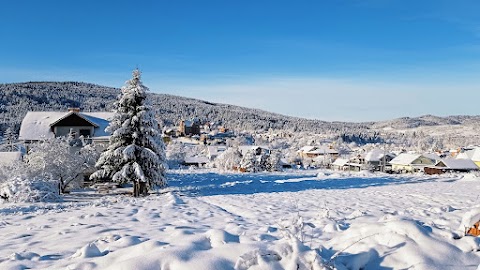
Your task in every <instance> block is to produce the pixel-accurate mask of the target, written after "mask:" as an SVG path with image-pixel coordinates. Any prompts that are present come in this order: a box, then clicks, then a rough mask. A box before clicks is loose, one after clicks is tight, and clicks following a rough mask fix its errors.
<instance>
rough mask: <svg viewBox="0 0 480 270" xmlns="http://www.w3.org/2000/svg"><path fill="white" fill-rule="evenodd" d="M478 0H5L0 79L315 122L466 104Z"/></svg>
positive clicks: (478, 43) (460, 110)
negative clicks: (132, 91)
mask: <svg viewBox="0 0 480 270" xmlns="http://www.w3.org/2000/svg"><path fill="white" fill-rule="evenodd" d="M479 14H480V1H478V0H470V1H462V0H458V1H443V0H435V1H434V0H431V1H418V0H414V1H411V0H331V1H327V0H324V1H322V0H318V1H282V0H275V1H261V0H252V1H249V0H246V1H233V0H232V1H228V0H223V1H208V0H206V1H196V0H192V1H181V0H180V1H93V0H82V1H64V0H57V1H49V0H46V1H34V0H30V1H4V2H3V3H2V7H1V16H0V37H1V39H0V82H5V83H6V82H21V81H45V80H56V81H70V80H75V81H86V82H93V83H98V84H102V85H108V86H122V85H123V83H124V81H125V80H127V79H128V78H129V77H130V72H131V70H132V69H133V68H135V67H136V66H138V67H139V68H140V69H141V70H142V72H143V80H144V83H145V84H146V85H147V86H149V87H150V89H151V90H152V91H154V92H161V93H169V94H175V95H182V96H189V97H195V98H200V99H204V100H209V101H216V102H224V103H230V104H237V105H242V106H247V107H256V108H261V109H265V110H269V111H274V112H278V113H283V114H288V115H294V116H301V117H309V118H318V119H323V120H330V121H333V120H348V121H366V120H382V119H389V118H394V117H401V116H418V115H422V114H436V115H452V114H479V111H480V106H479V103H480V102H479V101H480V15H479Z"/></svg>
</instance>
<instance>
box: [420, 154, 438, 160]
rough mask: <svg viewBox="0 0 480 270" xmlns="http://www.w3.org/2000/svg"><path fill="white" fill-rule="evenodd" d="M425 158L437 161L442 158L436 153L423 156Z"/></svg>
mask: <svg viewBox="0 0 480 270" xmlns="http://www.w3.org/2000/svg"><path fill="white" fill-rule="evenodd" d="M423 156H424V157H427V158H429V159H431V160H435V161H438V160H440V156H439V155H437V154H436V153H427V154H423Z"/></svg>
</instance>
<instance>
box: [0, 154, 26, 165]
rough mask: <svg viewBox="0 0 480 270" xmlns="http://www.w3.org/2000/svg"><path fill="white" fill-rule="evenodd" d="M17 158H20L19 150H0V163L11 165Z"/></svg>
mask: <svg viewBox="0 0 480 270" xmlns="http://www.w3.org/2000/svg"><path fill="white" fill-rule="evenodd" d="M18 160H22V153H21V152H0V165H11V164H12V163H13V162H14V161H18Z"/></svg>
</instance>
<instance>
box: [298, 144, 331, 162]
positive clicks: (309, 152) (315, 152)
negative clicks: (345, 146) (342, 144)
mask: <svg viewBox="0 0 480 270" xmlns="http://www.w3.org/2000/svg"><path fill="white" fill-rule="evenodd" d="M297 153H298V154H299V155H300V156H301V157H302V158H311V159H315V158H318V157H325V156H328V157H329V158H331V159H332V160H335V159H337V158H338V156H339V153H338V151H337V150H335V149H333V148H332V147H327V146H304V147H302V148H300V150H298V151H297Z"/></svg>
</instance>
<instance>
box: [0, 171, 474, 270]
mask: <svg viewBox="0 0 480 270" xmlns="http://www.w3.org/2000/svg"><path fill="white" fill-rule="evenodd" d="M169 179H170V184H171V187H170V191H168V192H167V193H162V194H157V195H152V196H149V197H147V198H142V199H134V198H130V197H124V196H120V195H117V196H103V195H99V194H94V193H74V194H72V195H71V197H69V198H67V200H70V202H65V203H61V204H58V203H57V204H54V203H52V204H33V205H29V204H23V205H9V204H4V205H1V206H0V239H2V241H1V242H0V269H26V268H34V269H175V270H177V269H180V270H181V269H295V268H296V267H297V265H303V266H306V265H311V264H315V263H320V262H323V263H328V262H329V264H330V265H332V266H333V265H335V266H336V267H337V269H364V268H366V269H407V268H408V269H476V268H477V266H478V265H479V264H480V257H479V256H478V254H477V252H476V251H477V250H478V249H479V243H480V241H478V240H477V238H474V237H462V238H461V239H457V240H456V239H455V238H458V237H457V236H459V235H461V233H462V232H461V231H462V228H460V229H459V227H460V225H461V223H462V217H463V216H464V214H465V213H467V212H469V211H471V210H472V209H475V206H477V205H478V193H479V191H480V185H478V184H476V182H478V181H480V179H477V178H476V177H474V176H468V177H466V178H462V176H442V177H441V178H431V177H426V176H415V175H411V176H389V175H370V174H361V173H360V174H338V173H331V172H321V173H319V174H318V175H316V173H315V174H313V173H312V172H311V171H303V172H289V173H282V174H255V175H253V174H226V175H221V174H217V173H213V172H206V173H197V172H196V173H195V174H191V173H189V172H188V171H187V172H180V171H178V172H172V173H170V174H169ZM72 200H74V201H75V202H72ZM469 213H470V214H469V215H470V217H471V216H472V215H474V214H472V213H471V212H469ZM294 224H296V225H294ZM302 228H303V229H302ZM295 239H299V240H302V242H303V244H301V242H298V241H297V240H295ZM332 258H333V259H332ZM318 265H319V264H317V266H316V267H317V268H313V269H322V268H318V267H319V266H318ZM300 269H301V267H300Z"/></svg>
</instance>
